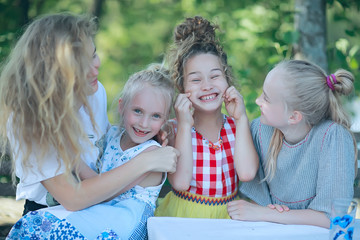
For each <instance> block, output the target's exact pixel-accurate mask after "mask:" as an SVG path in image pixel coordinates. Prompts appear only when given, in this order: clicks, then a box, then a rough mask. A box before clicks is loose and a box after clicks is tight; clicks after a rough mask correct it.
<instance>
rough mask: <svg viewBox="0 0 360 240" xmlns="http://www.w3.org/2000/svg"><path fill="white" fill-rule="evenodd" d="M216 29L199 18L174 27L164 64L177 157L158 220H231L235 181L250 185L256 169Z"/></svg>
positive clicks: (242, 108)
mask: <svg viewBox="0 0 360 240" xmlns="http://www.w3.org/2000/svg"><path fill="white" fill-rule="evenodd" d="M216 29H217V26H214V25H212V24H211V23H210V22H209V21H207V20H206V19H204V18H202V17H194V18H188V19H186V20H185V21H184V22H183V23H182V24H180V25H178V26H177V27H176V28H175V32H174V38H175V44H174V45H173V48H171V49H170V52H169V55H168V60H169V65H170V68H171V70H172V78H173V80H174V81H175V83H176V86H177V88H178V90H179V92H180V94H179V95H178V97H177V99H176V102H175V111H176V117H177V119H176V120H174V121H173V126H174V129H175V132H176V138H175V147H176V148H177V149H179V150H180V152H181V156H180V157H179V160H178V165H177V170H176V172H175V173H174V174H169V178H168V179H169V182H170V183H171V185H172V191H171V192H169V193H168V194H167V196H166V197H165V198H164V199H163V201H161V202H160V204H159V207H158V208H157V210H156V213H155V214H156V215H157V216H175V217H197V218H229V215H228V212H227V209H226V205H227V203H228V202H230V201H232V200H234V199H235V198H237V192H238V179H240V180H241V181H250V180H252V179H253V178H254V176H255V174H256V171H257V169H258V156H257V153H256V151H255V148H254V145H253V141H252V137H251V134H250V130H249V121H248V118H247V116H246V112H245V106H244V102H243V99H242V96H241V95H240V93H239V92H238V91H237V90H236V88H235V87H234V86H232V85H233V84H232V80H233V77H232V73H231V68H230V66H229V65H228V64H227V55H226V53H225V52H224V51H223V49H222V46H221V45H220V43H219V42H218V40H216V37H215V30H216ZM223 102H225V107H226V110H227V112H228V114H229V116H226V115H224V114H222V112H221V109H222V104H223Z"/></svg>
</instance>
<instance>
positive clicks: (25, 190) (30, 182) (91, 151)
mask: <svg viewBox="0 0 360 240" xmlns="http://www.w3.org/2000/svg"><path fill="white" fill-rule="evenodd" d="M98 85H99V87H98V90H97V91H96V93H95V94H93V95H91V96H89V97H88V100H89V104H90V107H91V109H92V111H93V113H94V118H95V122H96V124H97V131H98V132H96V131H95V130H94V129H93V127H92V124H91V120H90V117H89V115H88V114H87V113H86V111H85V109H84V108H83V107H81V108H80V110H79V114H80V117H81V119H82V122H83V126H84V129H85V132H87V134H88V136H89V139H90V141H91V143H92V144H93V146H89V145H88V144H86V143H87V142H86V143H85V142H84V143H83V146H84V149H86V153H85V156H84V157H83V159H85V161H86V163H87V164H88V165H89V166H91V165H94V164H95V163H96V160H97V157H98V155H99V149H98V148H96V147H95V143H96V141H97V140H99V139H100V138H101V137H102V136H103V135H104V134H105V133H106V131H107V129H108V128H109V126H110V124H109V120H108V117H107V99H106V92H105V89H104V87H103V85H102V84H101V83H100V82H98ZM8 138H9V141H10V144H11V146H12V150H13V152H14V153H16V152H18V153H19V154H18V156H17V157H18V158H17V159H15V169H16V176H17V177H18V178H19V179H20V182H19V183H18V185H17V188H16V200H19V199H28V200H31V201H35V202H37V203H39V204H42V205H47V206H48V204H47V202H46V196H47V190H46V189H45V187H44V186H43V185H42V184H41V181H43V180H46V179H49V178H52V177H55V176H57V175H60V174H63V173H64V171H65V167H64V165H63V164H62V162H60V164H59V163H58V161H57V157H56V151H55V149H53V150H50V151H49V152H48V154H47V155H46V156H44V158H46V159H47V160H46V161H44V164H43V166H41V172H40V171H39V166H38V165H37V161H36V158H35V155H34V154H30V156H29V158H30V161H29V166H28V167H31V168H30V169H29V171H27V172H26V174H25V173H24V171H23V166H22V165H21V158H22V155H23V153H24V152H25V150H23V149H19V145H18V144H17V142H16V141H15V139H14V138H13V136H12V133H11V132H9V133H8ZM85 144H86V146H85ZM32 149H33V152H34V151H36V146H33V148H32Z"/></svg>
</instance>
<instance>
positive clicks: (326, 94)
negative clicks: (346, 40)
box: [264, 60, 357, 181]
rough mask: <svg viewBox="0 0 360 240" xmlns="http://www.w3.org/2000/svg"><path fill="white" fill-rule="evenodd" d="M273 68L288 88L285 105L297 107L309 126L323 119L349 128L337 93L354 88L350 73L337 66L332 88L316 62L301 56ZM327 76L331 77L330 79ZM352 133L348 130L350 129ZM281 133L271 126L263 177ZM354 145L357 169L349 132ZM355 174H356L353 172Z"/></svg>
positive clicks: (271, 167)
mask: <svg viewBox="0 0 360 240" xmlns="http://www.w3.org/2000/svg"><path fill="white" fill-rule="evenodd" d="M275 69H278V70H280V71H281V73H282V74H284V77H283V78H282V79H286V80H287V81H284V84H285V86H286V87H287V89H289V91H288V92H287V93H285V95H284V101H285V107H287V108H289V109H292V110H296V111H300V112H301V113H302V115H303V117H304V119H305V121H306V123H307V124H308V125H309V126H311V127H312V126H315V125H317V124H318V123H320V121H322V120H324V119H331V120H332V121H334V122H336V123H338V124H340V125H342V126H344V127H345V128H346V129H347V130H349V132H350V133H351V131H350V124H351V123H350V118H349V116H348V115H347V113H346V111H345V110H344V108H343V106H342V104H341V99H340V96H341V95H349V94H350V93H351V92H352V91H353V88H354V84H353V82H354V76H353V75H352V74H351V73H350V72H348V71H346V70H344V69H338V70H337V71H336V72H335V73H334V75H335V77H336V83H335V82H334V81H332V82H331V84H332V86H333V88H334V90H332V89H331V88H330V87H329V85H328V83H327V75H326V73H325V72H324V71H323V70H322V69H321V68H320V67H318V66H317V65H315V64H312V63H310V62H307V61H302V60H287V61H282V62H280V63H279V64H278V65H277V66H276V67H275ZM330 80H331V79H330ZM351 134H352V133H351ZM283 137H284V135H283V133H282V132H281V131H280V130H279V129H275V130H274V133H273V135H272V138H271V142H270V146H269V151H268V161H267V163H266V165H265V178H264V180H269V181H271V179H272V178H273V177H274V175H275V170H276V160H277V157H278V155H279V152H280V150H281V146H282V143H283ZM352 137H353V140H354V148H355V157H354V159H355V170H357V147H356V141H355V137H354V135H353V134H352ZM355 176H356V174H355Z"/></svg>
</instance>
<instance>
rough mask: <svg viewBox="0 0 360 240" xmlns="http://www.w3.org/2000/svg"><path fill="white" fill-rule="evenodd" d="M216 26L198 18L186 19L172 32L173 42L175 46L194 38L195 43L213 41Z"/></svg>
mask: <svg viewBox="0 0 360 240" xmlns="http://www.w3.org/2000/svg"><path fill="white" fill-rule="evenodd" d="M216 28H217V26H213V25H211V23H210V22H209V21H208V20H206V19H204V18H202V17H200V16H195V17H193V18H186V20H185V21H184V22H183V23H181V24H179V25H178V26H177V27H176V28H175V31H174V41H175V43H176V44H179V43H181V42H182V41H185V40H186V39H188V38H194V40H195V41H199V40H200V41H202V42H206V41H215V29H216Z"/></svg>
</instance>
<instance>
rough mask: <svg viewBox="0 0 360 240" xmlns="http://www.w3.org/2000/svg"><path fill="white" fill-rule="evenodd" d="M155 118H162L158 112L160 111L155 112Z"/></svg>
mask: <svg viewBox="0 0 360 240" xmlns="http://www.w3.org/2000/svg"><path fill="white" fill-rule="evenodd" d="M153 118H155V119H161V115H160V114H158V113H155V114H154V115H153Z"/></svg>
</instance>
